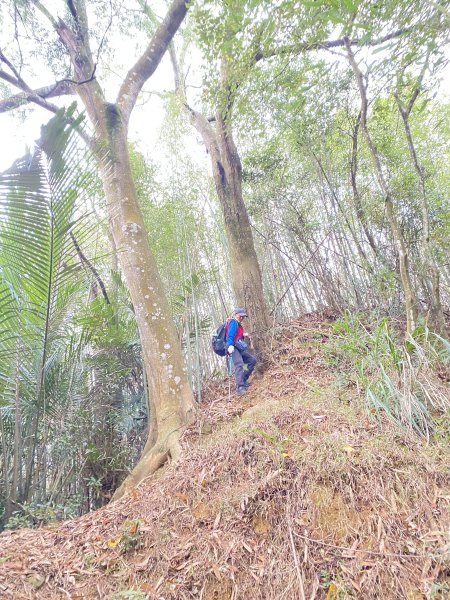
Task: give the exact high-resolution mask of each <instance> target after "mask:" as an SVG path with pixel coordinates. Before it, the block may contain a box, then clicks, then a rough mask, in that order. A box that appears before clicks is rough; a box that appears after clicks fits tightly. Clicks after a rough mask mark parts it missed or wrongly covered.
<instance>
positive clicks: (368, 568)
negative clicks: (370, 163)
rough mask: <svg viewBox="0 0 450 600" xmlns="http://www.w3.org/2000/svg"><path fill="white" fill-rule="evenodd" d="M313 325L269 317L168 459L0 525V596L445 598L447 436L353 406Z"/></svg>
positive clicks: (319, 323)
mask: <svg viewBox="0 0 450 600" xmlns="http://www.w3.org/2000/svg"><path fill="white" fill-rule="evenodd" d="M328 334H329V330H328V327H327V325H326V323H324V322H323V320H318V319H317V317H314V316H310V317H304V318H302V319H300V320H298V321H296V322H295V323H291V324H290V325H289V326H285V327H282V328H280V329H279V331H278V332H277V337H276V340H275V341H274V348H276V352H275V354H274V361H273V364H272V365H271V366H270V368H269V369H268V371H267V372H266V373H265V374H264V375H263V376H260V378H259V379H257V381H255V384H254V386H253V387H252V388H251V392H250V393H249V394H248V395H247V396H245V397H243V398H236V397H233V399H232V400H233V401H232V402H231V403H230V402H228V387H227V382H226V381H224V382H223V383H218V384H212V383H211V384H210V385H209V387H208V390H207V392H206V394H205V403H204V404H203V405H202V407H201V410H200V412H199V416H198V420H197V423H195V424H194V425H193V426H192V427H191V428H190V429H189V430H188V431H186V433H185V434H184V439H183V444H184V448H185V453H184V458H183V460H182V461H181V462H180V463H179V464H177V465H169V466H168V467H167V468H165V469H164V470H162V471H161V472H160V473H159V474H158V476H157V477H154V478H152V479H149V480H147V481H145V482H144V483H143V484H142V485H141V486H139V488H138V489H136V490H134V491H133V493H132V494H130V495H129V496H128V497H126V498H123V499H122V500H120V501H118V502H116V503H114V504H111V505H109V506H106V507H104V508H102V509H100V510H98V511H96V512H94V513H91V514H88V515H85V516H84V517H81V518H79V519H76V520H73V521H67V522H65V523H63V524H60V525H59V526H57V527H56V526H55V527H48V528H44V529H40V530H19V531H14V532H7V533H4V534H2V535H1V536H0V597H1V598H5V599H9V598H14V599H22V598H36V599H46V600H47V599H56V598H72V599H81V598H83V599H84V598H85V599H94V598H109V599H110V600H113V599H114V598H116V599H118V598H126V597H128V598H135V600H136V599H141V598H149V599H152V600H187V599H199V600H200V599H201V600H237V599H249V600H283V599H284V600H296V599H302V600H303V599H308V600H309V599H313V598H316V599H324V600H325V599H326V600H332V599H337V598H361V599H363V598H364V599H386V600H390V599H397V598H399V599H400V598H405V599H408V600H418V599H420V598H430V599H431V598H435V599H438V598H441V599H444V598H448V597H449V596H448V591H447V592H446V591H445V590H446V589H447V590H448V589H449V587H448V586H449V585H450V581H449V568H450V558H449V547H450V546H449V542H450V537H449V525H450V520H449V512H448V505H449V499H450V488H449V478H448V464H449V458H450V451H449V450H448V449H447V448H445V446H444V445H443V444H435V445H431V446H429V447H425V446H424V445H423V443H422V442H420V441H419V440H418V439H415V438H412V437H410V436H408V435H407V434H405V433H403V432H401V431H400V430H398V429H395V428H394V427H393V426H391V425H388V424H383V426H382V427H381V426H379V425H376V424H374V423H373V422H369V421H367V419H366V418H365V416H364V414H363V413H362V412H361V411H360V409H359V408H358V406H357V401H356V400H354V399H353V397H352V395H351V391H345V390H344V391H343V390H339V389H338V388H337V387H336V386H333V379H334V374H333V373H331V372H330V371H329V370H328V369H327V368H326V367H325V366H324V365H323V362H322V353H321V350H320V347H321V344H322V343H323V342H324V341H325V340H326V339H327V336H328ZM349 401H350V402H351V404H349ZM446 586H447V587H446ZM131 590H134V592H135V595H134V596H133V595H132V594H131ZM127 591H128V592H129V595H128V596H127V595H124V593H125V592H127ZM138 591H140V594H139V593H138ZM121 593H122V595H120V594H121Z"/></svg>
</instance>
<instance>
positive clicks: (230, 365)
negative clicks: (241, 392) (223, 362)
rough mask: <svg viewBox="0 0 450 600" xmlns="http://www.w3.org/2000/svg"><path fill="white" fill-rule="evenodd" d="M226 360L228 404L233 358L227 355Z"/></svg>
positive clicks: (229, 400)
mask: <svg viewBox="0 0 450 600" xmlns="http://www.w3.org/2000/svg"><path fill="white" fill-rule="evenodd" d="M227 359H228V402H231V374H232V372H233V357H232V356H231V355H230V354H229V355H228V356H227Z"/></svg>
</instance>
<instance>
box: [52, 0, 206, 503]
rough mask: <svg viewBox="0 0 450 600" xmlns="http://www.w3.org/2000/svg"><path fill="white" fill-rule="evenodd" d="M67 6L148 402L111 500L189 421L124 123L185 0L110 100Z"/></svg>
mask: <svg viewBox="0 0 450 600" xmlns="http://www.w3.org/2000/svg"><path fill="white" fill-rule="evenodd" d="M74 10H75V19H76V21H77V24H78V28H77V30H76V31H75V32H74V31H72V30H70V29H69V28H68V27H67V26H66V25H65V24H64V23H63V22H62V21H61V20H60V21H58V22H57V23H56V25H55V26H56V29H57V31H58V34H59V36H60V38H61V40H62V42H63V43H64V45H65V46H66V48H67V50H68V52H69V54H70V57H71V61H72V65H73V68H74V72H75V75H76V78H77V80H79V81H85V82H86V83H85V84H83V85H78V86H77V88H76V91H77V93H78V95H79V96H80V98H81V100H82V102H83V104H84V106H85V108H86V111H87V113H88V115H89V118H90V120H91V123H92V124H93V127H94V143H93V144H92V147H93V151H94V153H95V155H96V157H97V160H98V163H99V166H100V174H101V178H102V182H103V188H104V191H105V195H106V200H107V206H108V211H109V222H110V230H111V235H112V238H113V241H114V245H115V247H116V248H117V251H118V255H119V262H120V266H121V268H122V272H123V275H124V278H125V281H126V284H127V287H128V289H129V292H130V296H131V300H132V302H133V306H134V310H135V314H136V321H137V325H138V329H139V334H140V339H141V345H142V353H143V359H144V366H145V371H146V375H147V382H148V390H149V396H150V398H149V404H150V407H151V410H150V415H149V423H150V425H149V433H148V439H147V443H146V445H145V448H144V452H143V455H142V457H141V458H140V460H139V462H138V463H137V465H136V466H135V468H134V469H133V471H132V472H131V473H130V474H129V475H128V477H127V478H126V479H125V481H124V482H123V483H122V485H121V486H120V487H119V488H118V489H117V490H116V493H115V494H114V496H113V499H117V498H119V497H121V496H122V495H123V494H124V493H126V492H128V491H129V490H130V489H131V488H133V487H134V486H136V485H137V484H138V483H139V482H140V481H142V479H144V478H145V477H147V476H148V475H150V474H152V473H153V472H154V471H155V470H156V469H158V468H159V467H160V466H161V465H162V464H164V462H165V461H166V460H167V459H168V458H169V457H170V458H172V460H176V459H177V458H178V457H179V455H180V444H179V438H180V434H181V429H182V427H183V426H184V425H186V424H187V423H189V422H191V421H192V419H193V417H194V411H195V403H194V399H193V394H192V390H191V389H190V386H189V383H188V379H187V376H186V371H185V368H184V361H183V356H182V352H181V347H180V343H179V340H178V337H177V334H176V329H175V325H174V323H173V320H172V316H171V313H170V309H169V304H168V301H167V299H166V296H165V292H164V289H163V286H162V282H161V278H160V276H159V273H158V270H157V266H156V262H155V259H154V257H153V255H152V253H151V251H150V246H149V241H148V237H147V232H146V230H145V224H144V220H143V217H142V214H141V211H140V208H139V204H138V200H137V195H136V188H135V185H134V182H133V178H132V174H131V168H130V161H129V154H128V143H127V136H128V123H129V119H130V115H131V111H132V109H133V107H134V105H135V103H136V100H137V97H138V94H139V92H140V90H141V89H142V86H143V85H144V83H145V81H147V79H148V78H149V77H150V76H151V75H152V73H153V72H154V70H155V69H156V67H157V65H158V64H159V62H160V60H161V58H162V56H163V54H164V52H165V50H166V49H167V47H168V45H169V43H170V40H171V39H172V37H173V35H174V34H175V32H176V31H177V29H178V27H179V25H180V23H181V22H182V20H183V18H184V16H185V14H186V5H185V2H184V0H173V2H172V4H171V6H170V8H169V11H168V13H167V16H166V18H165V19H164V21H163V22H162V23H161V25H160V26H159V28H158V29H157V31H156V33H155V35H154V37H153V39H152V40H151V42H150V44H149V45H148V46H147V49H146V51H145V52H144V54H143V55H142V56H141V58H140V59H139V60H138V61H137V62H136V64H135V65H134V66H133V67H132V68H131V69H130V71H129V72H128V74H127V76H126V78H125V80H124V82H123V84H122V86H121V88H120V91H119V95H118V99H117V102H116V103H115V104H110V103H107V102H105V99H104V94H103V91H102V89H101V87H100V85H99V84H98V82H97V80H96V79H94V78H92V76H90V74H91V73H93V72H94V65H93V59H92V53H91V50H90V47H89V41H88V31H89V28H88V25H87V17H86V10H85V4H84V0H77V2H76V5H75V7H74Z"/></svg>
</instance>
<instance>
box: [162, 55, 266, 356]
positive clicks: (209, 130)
mask: <svg viewBox="0 0 450 600" xmlns="http://www.w3.org/2000/svg"><path fill="white" fill-rule="evenodd" d="M170 56H171V60H172V65H173V68H174V73H175V85H176V89H177V91H178V93H179V94H180V95H181V97H182V100H183V103H184V106H185V108H186V110H187V112H188V114H189V118H190V121H191V124H192V126H193V127H194V128H195V129H196V130H197V131H198V132H199V134H200V135H201V137H202V139H203V143H204V144H205V146H206V149H207V151H208V153H209V155H210V158H211V168H212V173H213V178H214V184H215V188H216V192H217V196H218V198H219V202H220V206H221V209H222V214H223V219H224V225H225V235H226V238H227V242H228V252H229V255H230V256H229V258H230V265H231V285H232V288H233V292H234V297H235V301H236V305H237V306H244V307H245V308H246V309H247V310H248V314H249V324H248V327H249V329H250V330H251V331H252V339H253V344H254V346H255V349H256V351H257V354H258V355H259V356H260V357H263V355H264V352H263V337H264V332H265V331H266V329H267V328H268V327H269V326H270V317H269V311H268V309H267V305H266V301H265V299H264V291H263V283H262V276H261V269H260V266H259V262H258V257H257V255H256V251H255V245H254V240H253V234H252V229H251V225H250V219H249V215H248V211H247V207H246V206H245V203H244V199H243V197H242V164H241V159H240V157H239V153H238V150H237V148H236V144H235V142H234V139H233V132H232V127H231V118H230V117H231V109H232V105H233V94H232V93H231V91H230V90H229V89H228V82H227V65H226V61H225V60H223V61H222V66H221V83H222V89H221V91H222V92H223V93H224V94H226V95H227V97H228V106H227V108H226V109H220V110H217V112H216V115H215V118H214V119H212V120H213V121H214V122H215V125H214V126H213V125H212V124H211V122H210V120H208V119H206V118H205V117H204V115H202V114H201V113H200V112H198V111H196V110H194V109H192V108H191V107H190V106H189V105H188V103H187V99H186V93H185V89H184V85H183V83H182V77H181V73H180V72H179V68H178V63H177V58H176V56H175V52H174V49H173V47H171V48H170Z"/></svg>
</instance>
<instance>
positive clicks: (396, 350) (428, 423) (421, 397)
mask: <svg viewBox="0 0 450 600" xmlns="http://www.w3.org/2000/svg"><path fill="white" fill-rule="evenodd" d="M326 350H327V359H328V362H329V363H330V364H333V365H335V366H336V367H337V368H339V369H340V370H341V371H343V372H344V373H345V375H346V377H347V378H348V379H350V380H352V381H354V382H355V384H356V386H357V387H358V389H359V390H360V391H361V392H362V394H363V396H364V398H365V407H366V410H367V412H368V414H369V415H372V416H373V415H375V416H380V415H382V414H384V415H386V416H387V417H388V418H389V419H390V420H391V421H393V422H395V423H396V424H398V425H400V426H402V427H405V428H407V429H409V430H411V431H414V432H416V433H418V434H420V435H425V436H426V437H427V438H428V437H429V435H430V432H432V431H433V430H434V427H435V419H436V417H438V416H440V415H442V414H443V413H446V412H447V411H449V409H450V386H449V383H448V373H449V372H450V344H449V343H448V341H447V340H445V339H443V338H442V337H440V336H438V335H436V334H434V333H432V332H431V331H430V330H429V329H428V328H427V327H426V325H423V324H422V325H420V326H418V327H417V328H416V329H415V330H414V331H413V333H412V335H408V336H407V337H406V339H405V338H404V335H403V334H402V333H401V332H400V331H398V330H396V329H395V328H394V327H393V326H392V323H390V321H389V319H387V318H383V319H381V320H378V321H376V322H375V324H373V323H372V324H370V325H369V324H367V323H366V322H363V321H362V320H361V318H360V317H359V316H358V315H351V314H349V313H347V312H346V313H345V314H344V316H343V317H342V318H341V319H340V320H339V321H337V323H336V324H335V325H334V335H333V337H332V338H331V340H330V341H329V342H328V344H327V348H326Z"/></svg>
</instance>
